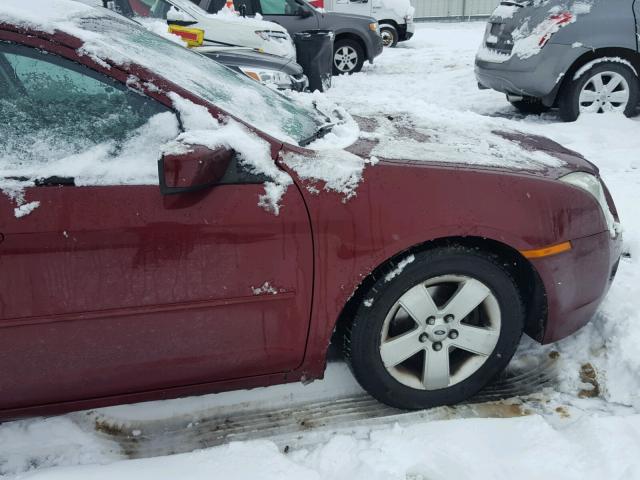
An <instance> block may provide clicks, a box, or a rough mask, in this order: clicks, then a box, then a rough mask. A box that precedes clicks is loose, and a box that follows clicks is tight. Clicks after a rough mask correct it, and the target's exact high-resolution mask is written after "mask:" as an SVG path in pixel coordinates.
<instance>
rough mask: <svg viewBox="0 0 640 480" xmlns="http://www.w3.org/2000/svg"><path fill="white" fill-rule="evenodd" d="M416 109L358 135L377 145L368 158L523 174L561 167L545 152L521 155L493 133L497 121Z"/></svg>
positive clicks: (521, 150) (429, 108)
mask: <svg viewBox="0 0 640 480" xmlns="http://www.w3.org/2000/svg"><path fill="white" fill-rule="evenodd" d="M416 107H417V108H415V109H414V108H412V109H411V115H410V116H409V115H407V114H406V113H402V114H397V115H396V116H392V115H389V116H386V117H385V116H376V117H374V118H375V120H376V123H377V128H376V129H375V130H374V131H373V132H363V133H361V137H362V138H365V139H368V140H375V141H376V142H377V144H376V146H375V147H374V148H373V149H372V151H371V154H372V155H374V156H376V157H381V158H390V159H401V160H414V161H423V162H437V163H449V164H463V165H482V166H494V167H509V168H511V169H514V170H529V171H539V170H544V169H546V168H548V167H557V166H560V165H562V164H563V162H562V161H561V160H559V159H558V158H556V157H554V156H552V155H550V154H548V153H546V152H542V151H533V150H526V149H524V148H523V147H521V146H520V145H518V144H517V143H514V142H512V141H510V140H508V139H506V138H504V137H502V136H500V135H498V134H496V133H494V132H496V131H498V130H499V129H500V128H502V127H501V126H500V123H499V122H493V121H491V120H489V119H487V118H486V117H480V116H478V117H477V118H476V119H475V120H474V121H472V122H469V120H468V117H469V114H468V113H464V114H460V113H456V112H447V111H443V110H442V109H441V108H438V107H434V106H433V105H428V104H427V105H424V104H423V105H416ZM389 117H391V119H390V118H389ZM465 117H466V119H464V118H465ZM463 119H464V120H463Z"/></svg>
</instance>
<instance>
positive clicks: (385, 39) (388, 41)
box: [380, 24, 398, 48]
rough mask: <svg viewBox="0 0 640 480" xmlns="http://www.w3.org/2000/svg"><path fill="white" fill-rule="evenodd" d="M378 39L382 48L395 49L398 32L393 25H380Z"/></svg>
mask: <svg viewBox="0 0 640 480" xmlns="http://www.w3.org/2000/svg"><path fill="white" fill-rule="evenodd" d="M380 37H382V46H383V47H391V48H393V47H395V46H396V45H398V30H397V29H396V27H394V26H393V25H387V24H384V25H380Z"/></svg>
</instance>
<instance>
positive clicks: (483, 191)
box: [283, 162, 606, 376]
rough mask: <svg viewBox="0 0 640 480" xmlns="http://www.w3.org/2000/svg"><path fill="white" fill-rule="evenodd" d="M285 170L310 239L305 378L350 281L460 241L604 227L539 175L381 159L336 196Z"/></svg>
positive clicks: (527, 244)
mask: <svg viewBox="0 0 640 480" xmlns="http://www.w3.org/2000/svg"><path fill="white" fill-rule="evenodd" d="M290 173H291V174H292V176H293V177H294V181H296V183H298V184H299V186H300V187H301V190H302V191H303V196H304V199H305V202H306V204H307V208H308V211H309V215H310V219H311V224H312V230H313V237H314V259H315V265H316V267H315V277H314V310H313V312H312V321H311V329H310V335H309V339H310V340H309V345H308V348H307V353H306V357H305V364H304V367H303V368H304V370H305V371H307V372H321V371H322V368H323V366H324V361H325V358H324V355H325V351H326V348H327V346H328V343H329V340H330V337H331V334H332V331H333V329H334V326H335V322H336V320H337V318H338V317H339V315H340V312H341V311H342V309H343V307H344V306H345V304H346V302H347V301H348V299H349V297H350V296H351V295H352V294H353V292H354V291H355V290H356V289H357V287H358V285H359V284H360V283H361V282H362V280H363V279H364V278H365V277H366V276H367V275H369V273H371V272H372V271H373V270H374V269H376V268H377V267H378V266H379V265H381V264H383V263H384V262H385V261H386V260H387V259H389V258H392V257H394V256H395V255H397V254H398V253H400V252H403V251H405V250H407V249H409V248H411V247H414V246H416V245H420V244H423V243H425V242H428V241H432V240H436V239H442V238H447V237H464V236H474V237H483V238H487V239H491V240H495V241H497V242H500V243H503V244H505V245H507V246H510V247H512V248H513V249H515V250H520V251H522V250H531V249H536V248H541V247H545V246H549V245H554V244H557V243H561V242H564V241H567V240H573V239H577V238H583V237H587V236H590V235H594V234H597V233H600V232H603V231H605V230H606V223H605V220H604V216H603V214H602V213H601V211H600V207H599V206H598V204H597V203H596V202H595V200H594V199H592V198H591V196H590V195H589V194H587V193H585V192H582V191H581V190H579V189H577V188H573V187H570V186H568V185H565V184H564V183H562V182H559V181H557V180H555V179H552V178H547V177H544V175H538V176H535V175H533V174H528V173H521V174H519V173H509V172H505V171H488V170H480V169H469V168H455V167H442V166H433V165H429V164H428V163H426V162H421V164H420V165H414V166H408V165H406V164H398V163H391V162H381V163H380V164H378V165H376V166H374V167H367V168H366V169H365V171H364V175H363V176H364V178H363V180H362V182H361V183H360V185H359V187H358V189H357V192H356V196H355V197H354V198H351V199H348V200H346V199H345V198H343V195H341V194H339V193H335V192H326V191H321V193H319V194H318V193H313V192H317V190H316V189H317V188H318V187H320V188H321V187H322V185H321V184H320V185H319V184H314V185H310V184H309V183H308V182H307V181H303V180H300V179H299V178H297V177H296V175H295V172H292V171H290ZM312 186H313V187H314V188H308V187H312ZM283 211H285V212H286V205H284V209H283ZM312 376H315V375H313V373H312Z"/></svg>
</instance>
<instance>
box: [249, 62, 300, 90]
mask: <svg viewBox="0 0 640 480" xmlns="http://www.w3.org/2000/svg"><path fill="white" fill-rule="evenodd" d="M240 70H242V73H244V74H245V75H246V76H247V77H251V78H253V79H254V80H256V81H258V82H260V83H274V84H276V85H277V86H278V87H281V88H288V87H290V86H291V78H290V77H289V75H287V74H286V73H284V72H279V71H277V70H268V69H264V68H254V67H240Z"/></svg>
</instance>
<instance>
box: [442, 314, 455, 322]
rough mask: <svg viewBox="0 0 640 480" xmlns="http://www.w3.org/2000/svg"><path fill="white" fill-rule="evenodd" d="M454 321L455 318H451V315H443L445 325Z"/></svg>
mask: <svg viewBox="0 0 640 480" xmlns="http://www.w3.org/2000/svg"><path fill="white" fill-rule="evenodd" d="M454 320H455V318H454V316H453V315H451V314H449V315H445V316H444V321H445V322H447V323H451V322H453V321H454Z"/></svg>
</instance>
